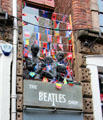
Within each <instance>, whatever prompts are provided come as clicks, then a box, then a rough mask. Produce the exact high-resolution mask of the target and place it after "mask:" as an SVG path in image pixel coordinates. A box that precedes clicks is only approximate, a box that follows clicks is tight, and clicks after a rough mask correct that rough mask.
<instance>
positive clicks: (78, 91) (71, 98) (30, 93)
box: [24, 80, 83, 110]
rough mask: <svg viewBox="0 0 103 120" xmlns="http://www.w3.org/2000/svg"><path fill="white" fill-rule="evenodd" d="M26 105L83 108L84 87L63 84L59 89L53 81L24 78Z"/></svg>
mask: <svg viewBox="0 0 103 120" xmlns="http://www.w3.org/2000/svg"><path fill="white" fill-rule="evenodd" d="M24 105H25V106H31V107H49V108H65V109H76V110H82V106H83V105H82V87H81V86H80V85H74V86H69V85H63V86H62V89H61V90H57V89H56V87H55V84H52V83H43V82H40V81H32V80H24Z"/></svg>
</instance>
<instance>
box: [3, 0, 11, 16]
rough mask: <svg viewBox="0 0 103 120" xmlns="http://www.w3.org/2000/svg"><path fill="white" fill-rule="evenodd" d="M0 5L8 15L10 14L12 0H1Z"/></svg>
mask: <svg viewBox="0 0 103 120" xmlns="http://www.w3.org/2000/svg"><path fill="white" fill-rule="evenodd" d="M1 6H2V9H3V11H5V12H7V13H8V14H9V15H12V0H1Z"/></svg>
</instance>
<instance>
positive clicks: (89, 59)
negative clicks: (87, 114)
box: [86, 55, 103, 120]
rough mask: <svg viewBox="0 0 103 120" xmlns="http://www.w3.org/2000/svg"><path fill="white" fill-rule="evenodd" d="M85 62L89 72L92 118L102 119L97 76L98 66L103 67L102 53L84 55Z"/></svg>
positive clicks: (95, 119)
mask: <svg viewBox="0 0 103 120" xmlns="http://www.w3.org/2000/svg"><path fill="white" fill-rule="evenodd" d="M86 63H87V68H89V69H90V73H91V89H92V100H93V113H94V120H103V118H102V109H101V99H100V88H99V77H98V66H101V67H103V55H88V56H86Z"/></svg>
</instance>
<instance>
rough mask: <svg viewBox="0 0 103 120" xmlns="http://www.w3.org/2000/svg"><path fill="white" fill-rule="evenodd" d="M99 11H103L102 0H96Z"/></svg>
mask: <svg viewBox="0 0 103 120" xmlns="http://www.w3.org/2000/svg"><path fill="white" fill-rule="evenodd" d="M98 5H99V12H103V0H98Z"/></svg>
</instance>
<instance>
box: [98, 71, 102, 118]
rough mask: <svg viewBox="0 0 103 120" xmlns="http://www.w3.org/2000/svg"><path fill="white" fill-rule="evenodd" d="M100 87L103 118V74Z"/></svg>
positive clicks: (100, 74) (100, 76)
mask: <svg viewBox="0 0 103 120" xmlns="http://www.w3.org/2000/svg"><path fill="white" fill-rule="evenodd" d="M99 87H100V98H101V108H102V116H103V73H99Z"/></svg>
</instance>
